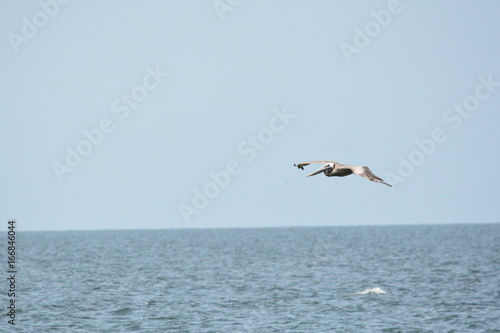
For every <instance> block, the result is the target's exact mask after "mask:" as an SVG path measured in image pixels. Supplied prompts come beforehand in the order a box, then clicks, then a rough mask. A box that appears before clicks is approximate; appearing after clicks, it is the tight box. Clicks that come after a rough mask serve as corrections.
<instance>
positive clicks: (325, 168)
mask: <svg viewBox="0 0 500 333" xmlns="http://www.w3.org/2000/svg"><path fill="white" fill-rule="evenodd" d="M331 168H332V167H331V166H330V165H328V164H326V165H324V166H322V167H321V168H319V169H318V170H316V171H314V172H313V173H311V174H310V175H307V177H311V176H316V175H317V174H318V173H322V172H325V171H326V170H328V169H331Z"/></svg>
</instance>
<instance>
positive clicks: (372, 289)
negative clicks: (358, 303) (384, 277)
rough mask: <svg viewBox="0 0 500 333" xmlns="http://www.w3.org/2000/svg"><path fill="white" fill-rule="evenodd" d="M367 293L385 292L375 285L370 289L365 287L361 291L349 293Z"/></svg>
mask: <svg viewBox="0 0 500 333" xmlns="http://www.w3.org/2000/svg"><path fill="white" fill-rule="evenodd" d="M367 294H386V292H385V291H383V290H382V289H380V288H379V287H375V288H371V289H365V290H363V291H358V292H357V293H353V294H350V295H367Z"/></svg>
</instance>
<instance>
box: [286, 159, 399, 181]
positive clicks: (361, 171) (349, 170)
mask: <svg viewBox="0 0 500 333" xmlns="http://www.w3.org/2000/svg"><path fill="white" fill-rule="evenodd" d="M311 163H319V164H324V165H323V166H322V167H321V168H319V169H318V170H316V171H314V172H313V173H311V174H309V175H307V177H310V176H314V175H317V174H319V173H322V172H324V173H325V176H327V177H345V176H349V175H351V174H355V175H358V176H361V177H363V178H365V179H368V180H371V181H372V182H376V183H382V184H385V185H387V186H390V187H392V185H391V184H387V183H386V182H384V180H383V179H382V178H380V177H377V176H375V175H374V174H373V172H372V171H371V170H370V169H369V168H368V167H366V166H357V165H344V164H340V163H339V162H335V161H311V162H302V163H299V164H294V165H293V166H296V167H297V168H299V169H301V170H304V167H305V166H307V165H309V164H311Z"/></svg>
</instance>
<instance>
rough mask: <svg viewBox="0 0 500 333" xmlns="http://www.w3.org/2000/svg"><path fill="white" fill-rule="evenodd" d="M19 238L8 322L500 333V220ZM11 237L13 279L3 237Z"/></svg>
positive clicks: (52, 327)
mask: <svg viewBox="0 0 500 333" xmlns="http://www.w3.org/2000/svg"><path fill="white" fill-rule="evenodd" d="M16 241H17V244H16V248H17V258H16V260H17V275H16V305H17V308H16V322H15V323H16V325H15V326H14V325H10V324H8V316H2V320H1V323H0V331H1V332H36V333H40V332H196V333H202V332H207V333H208V332H461V333H462V332H500V224H468V225H465V224H464V225H420V226H356V227H304V228H298V227H297V228H261V229H186V230H130V231H65V232H18V233H17V240H16ZM0 245H1V248H2V250H1V258H2V262H4V263H5V264H2V265H0V267H4V268H2V269H1V271H0V272H1V274H3V275H4V276H5V277H6V278H8V274H7V264H6V262H7V259H6V255H7V253H6V252H7V242H6V235H5V233H3V234H2V240H1V243H0ZM6 278H2V280H3V283H2V284H1V285H0V288H1V290H0V294H1V296H0V304H1V305H2V308H3V309H4V310H3V311H4V314H6V313H7V311H6V307H7V305H8V302H9V300H8V297H7V289H8V288H9V286H8V281H7V280H6Z"/></svg>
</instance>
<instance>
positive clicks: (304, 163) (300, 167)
mask: <svg viewBox="0 0 500 333" xmlns="http://www.w3.org/2000/svg"><path fill="white" fill-rule="evenodd" d="M313 163H318V164H326V163H337V162H335V161H309V162H302V163H299V164H294V165H293V166H295V167H297V168H299V169H300V170H304V167H305V166H308V165H309V164H313Z"/></svg>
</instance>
